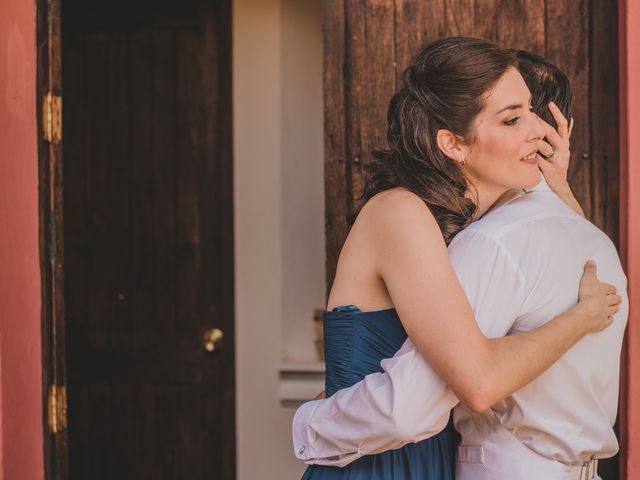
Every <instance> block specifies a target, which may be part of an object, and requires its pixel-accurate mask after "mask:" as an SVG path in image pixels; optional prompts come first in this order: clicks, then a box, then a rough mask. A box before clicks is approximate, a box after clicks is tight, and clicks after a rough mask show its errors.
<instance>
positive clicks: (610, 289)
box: [602, 283, 618, 295]
mask: <svg viewBox="0 0 640 480" xmlns="http://www.w3.org/2000/svg"><path fill="white" fill-rule="evenodd" d="M602 292H603V293H604V294H605V295H613V294H616V293H618V289H617V288H616V287H614V286H613V285H610V284H608V283H603V284H602Z"/></svg>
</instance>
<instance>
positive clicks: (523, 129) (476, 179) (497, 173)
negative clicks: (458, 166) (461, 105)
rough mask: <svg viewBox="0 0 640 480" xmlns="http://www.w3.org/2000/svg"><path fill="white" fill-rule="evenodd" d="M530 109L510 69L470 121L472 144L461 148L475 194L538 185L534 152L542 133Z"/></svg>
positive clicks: (525, 93) (522, 86) (526, 94)
mask: <svg viewBox="0 0 640 480" xmlns="http://www.w3.org/2000/svg"><path fill="white" fill-rule="evenodd" d="M530 108H531V93H530V92H529V89H528V88H527V85H526V84H525V83H524V80H523V79H522V76H521V75H520V73H519V72H518V71H517V70H516V69H515V68H510V69H509V70H508V71H507V72H506V73H505V74H504V75H503V76H502V78H501V79H500V80H499V81H498V83H497V84H496V85H495V87H494V89H493V90H492V91H491V92H490V94H489V95H488V96H487V97H486V99H485V108H484V109H483V110H482V111H481V112H480V113H479V114H478V116H477V117H476V119H475V121H474V128H475V138H474V141H473V143H471V144H469V145H467V146H465V147H463V149H464V150H465V152H464V154H465V162H466V166H465V168H466V171H467V173H468V174H469V175H470V176H471V180H472V181H473V183H474V184H475V185H476V187H477V188H478V189H479V190H486V189H489V190H490V191H493V192H499V191H500V190H502V191H506V190H509V189H512V188H529V187H533V186H534V185H536V184H537V183H538V182H539V181H540V171H539V170H538V155H537V150H538V144H539V141H540V140H541V139H542V138H543V137H544V129H543V126H542V123H541V122H540V120H539V119H538V117H537V116H536V115H535V114H534V113H533V112H531V111H530Z"/></svg>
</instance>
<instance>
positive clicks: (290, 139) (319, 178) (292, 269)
mask: <svg viewBox="0 0 640 480" xmlns="http://www.w3.org/2000/svg"><path fill="white" fill-rule="evenodd" d="M321 4H322V2H321V0H282V1H281V5H282V26H281V31H282V38H281V45H282V49H281V52H282V60H281V65H282V130H281V132H280V134H281V138H282V229H283V233H282V242H283V259H282V260H283V270H282V275H283V278H282V299H283V304H282V308H283V316H284V321H283V328H284V330H283V338H284V346H283V347H284V351H283V355H284V359H285V360H289V361H305V360H306V361H316V360H317V356H316V350H315V346H314V344H313V340H314V332H313V322H312V319H313V309H314V308H324V306H325V268H324V262H325V254H324V157H323V148H324V138H323V128H322V127H323V102H322V8H321Z"/></svg>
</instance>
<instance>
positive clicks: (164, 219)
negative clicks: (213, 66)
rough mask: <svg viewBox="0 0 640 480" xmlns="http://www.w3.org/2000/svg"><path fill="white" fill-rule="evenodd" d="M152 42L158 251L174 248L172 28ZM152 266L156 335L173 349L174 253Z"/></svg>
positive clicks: (174, 70) (174, 67) (174, 333)
mask: <svg viewBox="0 0 640 480" xmlns="http://www.w3.org/2000/svg"><path fill="white" fill-rule="evenodd" d="M154 35H155V36H154V41H153V52H152V56H153V76H152V82H151V89H152V90H153V97H154V104H153V119H152V127H153V128H152V139H151V142H152V145H151V153H152V155H153V158H154V162H155V165H156V169H155V171H154V172H153V174H152V179H153V190H154V192H155V200H154V205H155V208H154V211H153V230H152V232H151V233H152V235H153V238H154V242H155V244H156V248H157V251H158V252H175V248H176V215H177V211H176V189H175V172H174V169H175V164H176V162H177V159H176V143H175V135H174V133H173V132H175V131H177V125H176V109H177V104H176V99H175V97H174V91H175V82H176V75H177V67H176V57H177V54H176V49H175V37H174V35H175V34H174V32H172V31H156V32H155V34H154ZM154 260H155V261H154V266H153V271H154V275H153V281H154V286H153V290H154V292H155V296H154V304H155V306H156V308H155V310H156V315H157V325H158V327H159V328H160V329H161V330H160V331H159V332H158V338H159V339H161V341H163V342H166V344H165V347H167V348H174V347H175V346H176V345H175V339H176V328H177V326H176V305H175V292H176V290H177V281H176V277H175V274H174V273H175V272H176V269H177V258H176V255H174V254H173V255H172V254H164V255H157V256H156V257H155V259H154Z"/></svg>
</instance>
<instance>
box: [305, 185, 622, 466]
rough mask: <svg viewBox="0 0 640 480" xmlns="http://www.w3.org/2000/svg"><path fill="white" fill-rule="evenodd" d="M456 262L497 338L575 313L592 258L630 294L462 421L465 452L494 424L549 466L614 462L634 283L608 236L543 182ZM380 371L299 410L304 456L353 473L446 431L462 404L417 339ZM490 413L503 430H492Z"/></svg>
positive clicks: (475, 232)
mask: <svg viewBox="0 0 640 480" xmlns="http://www.w3.org/2000/svg"><path fill="white" fill-rule="evenodd" d="M449 255H450V257H451V262H452V264H453V267H454V269H455V271H456V273H457V275H458V278H459V279H460V282H461V284H462V286H463V288H464V290H465V292H466V294H467V296H468V298H469V301H470V303H471V306H472V307H473V310H474V313H475V316H476V320H477V322H478V324H479V326H480V328H481V330H482V332H483V333H484V334H485V335H486V336H487V337H489V338H495V337H501V336H505V335H509V334H513V333H517V332H523V331H527V330H531V329H534V328H536V327H538V326H540V325H542V324H544V323H546V322H547V321H549V320H551V319H552V318H554V317H555V316H557V315H558V314H560V313H562V312H563V311H565V310H567V309H568V308H570V307H571V306H573V305H575V303H576V301H577V298H578V286H579V280H580V277H581V275H582V272H583V267H584V264H585V262H586V261H587V260H589V259H593V260H594V261H595V262H596V263H597V266H598V277H599V279H600V280H602V281H606V282H608V283H611V284H613V285H615V286H616V287H617V288H618V294H619V295H621V296H622V297H623V303H622V305H621V309H620V312H619V313H618V314H617V315H616V316H615V319H614V322H613V324H612V325H611V326H610V327H608V328H607V329H605V330H603V331H602V332H599V333H596V334H590V335H587V336H585V337H584V338H583V339H582V340H580V342H578V343H577V344H576V345H575V346H574V347H573V348H572V349H571V350H570V351H569V352H567V353H566V354H565V355H564V356H563V357H562V358H561V359H560V360H558V362H556V363H555V364H554V365H553V366H552V367H551V368H549V369H548V370H547V371H546V372H545V373H543V374H542V375H541V376H540V377H538V378H537V379H536V380H534V381H533V382H532V383H530V384H529V385H527V386H526V387H524V388H522V389H521V390H519V391H517V392H515V393H514V394H513V395H511V396H510V397H508V398H507V399H505V400H503V401H502V402H499V403H498V404H497V405H495V406H494V407H492V409H491V410H490V411H489V413H486V414H484V415H477V414H474V413H473V412H471V411H470V410H468V409H466V408H465V407H464V406H463V405H460V407H459V408H458V409H457V411H456V413H455V415H454V418H455V421H456V429H457V430H458V431H459V432H460V434H461V435H462V445H476V446H477V445H482V442H483V430H482V429H483V428H494V427H496V425H497V426H499V427H500V428H504V429H505V430H506V431H508V432H509V434H510V435H512V436H513V437H515V439H516V440H517V442H518V443H519V444H520V445H521V446H525V447H526V448H524V449H523V450H526V451H533V452H535V454H536V456H538V457H541V458H543V459H548V461H550V462H555V461H558V462H562V463H567V464H581V463H583V462H584V461H585V460H588V459H591V458H594V457H597V458H604V457H608V456H611V455H614V454H615V453H616V452H617V450H618V443H617V440H616V437H615V434H614V432H613V429H612V426H613V424H614V422H615V418H616V412H617V404H618V379H619V364H620V351H621V345H622V339H623V334H624V328H625V325H626V320H627V314H628V302H627V297H626V277H625V275H624V273H623V271H622V267H621V265H620V261H619V258H618V254H617V252H616V249H615V247H614V246H613V244H612V243H611V241H610V240H609V238H608V237H607V236H606V235H605V234H604V233H602V232H601V231H600V230H598V229H597V228H596V227H595V226H594V225H592V224H591V223H590V222H588V221H587V220H585V219H584V218H582V217H580V216H579V215H577V214H576V213H575V212H573V210H571V209H570V208H569V207H568V206H567V205H566V204H565V203H564V202H562V201H561V200H560V199H559V198H558V197H557V196H556V195H555V194H554V193H553V192H551V190H550V189H549V187H548V186H547V184H546V183H545V182H544V180H543V181H542V182H541V183H540V184H539V185H538V186H536V187H535V188H533V189H532V190H530V191H528V192H527V193H526V194H523V195H521V196H518V197H516V198H514V199H512V200H510V201H508V202H507V203H505V204H504V205H502V206H500V207H498V208H496V209H494V210H492V211H490V212H488V213H487V214H485V215H484V216H483V217H482V218H481V219H480V220H478V221H476V222H474V223H473V224H472V225H470V226H469V227H467V228H466V229H465V230H464V231H462V232H461V233H459V234H458V235H457V236H456V238H455V239H454V241H453V242H452V243H451V245H450V246H449ZM446 320H447V319H443V321H446ZM381 366H382V368H383V370H384V371H383V372H381V373H374V374H371V375H368V376H367V377H366V378H365V379H364V380H363V381H361V382H359V383H357V384H356V385H354V386H352V387H350V388H347V389H344V390H340V391H338V392H336V394H334V395H333V396H332V397H331V398H328V399H325V400H316V401H312V402H308V403H306V404H304V405H303V406H301V407H300V408H299V409H298V411H297V412H296V415H295V418H294V421H293V441H294V451H295V453H296V456H297V457H298V458H300V459H302V460H305V461H306V463H309V464H319V465H334V466H344V465H347V464H349V463H351V462H352V461H354V460H355V459H357V458H359V457H361V456H363V455H368V454H374V453H379V452H383V451H385V450H389V449H394V448H399V447H401V446H402V445H404V444H407V443H412V442H417V441H420V440H423V439H425V438H428V437H430V436H433V435H435V434H436V433H438V432H440V431H441V430H442V429H443V428H444V426H445V425H446V424H447V421H448V419H449V415H450V412H451V409H452V408H453V407H454V406H455V405H456V404H457V403H458V400H457V398H456V397H455V395H454V394H453V393H452V392H451V390H449V389H448V388H447V385H446V384H445V383H444V381H443V380H442V379H441V378H440V377H439V376H438V375H437V373H436V372H435V371H434V370H433V369H432V368H431V367H430V366H429V365H428V364H427V363H426V361H424V359H423V358H422V356H421V355H420V354H419V353H418V352H417V351H416V349H415V347H414V345H413V343H412V342H411V340H410V339H408V340H407V341H406V342H405V343H404V345H403V346H402V347H401V349H400V350H399V351H398V352H397V353H396V355H395V356H394V357H393V358H390V359H385V360H383V361H382V363H381ZM487 415H489V417H490V419H491V422H494V421H495V424H492V425H489V424H488V423H487V418H488V417H487ZM491 422H489V423H491ZM494 461H495V460H494ZM511 461H512V462H513V459H511ZM525 463H526V462H525ZM525 478H526V477H525Z"/></svg>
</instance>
